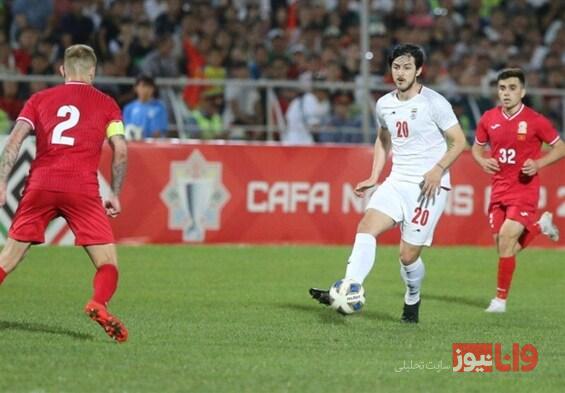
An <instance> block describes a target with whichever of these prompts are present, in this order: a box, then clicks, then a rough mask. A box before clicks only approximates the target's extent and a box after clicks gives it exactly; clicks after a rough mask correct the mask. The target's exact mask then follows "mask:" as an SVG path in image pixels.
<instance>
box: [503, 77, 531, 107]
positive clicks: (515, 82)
mask: <svg viewBox="0 0 565 393" xmlns="http://www.w3.org/2000/svg"><path fill="white" fill-rule="evenodd" d="M525 95H526V90H525V89H524V86H523V85H522V83H520V80H519V79H518V78H515V77H512V78H508V79H502V80H500V81H498V99H499V100H500V103H501V104H502V106H503V107H504V108H505V109H512V108H515V107H516V106H517V105H520V103H521V102H522V98H524V96H525Z"/></svg>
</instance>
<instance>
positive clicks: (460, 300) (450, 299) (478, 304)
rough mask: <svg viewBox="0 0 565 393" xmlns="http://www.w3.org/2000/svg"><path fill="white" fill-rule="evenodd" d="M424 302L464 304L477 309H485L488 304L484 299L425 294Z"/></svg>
mask: <svg viewBox="0 0 565 393" xmlns="http://www.w3.org/2000/svg"><path fill="white" fill-rule="evenodd" d="M422 297H423V299H424V300H423V301H424V302H425V301H426V300H437V301H439V302H445V303H454V304H463V305H465V306H471V307H475V308H480V309H484V308H485V307H486V306H487V305H488V304H487V303H488V302H485V300H484V299H479V298H467V297H462V296H452V295H435V294H433V293H427V292H426V293H424V294H423V295H422Z"/></svg>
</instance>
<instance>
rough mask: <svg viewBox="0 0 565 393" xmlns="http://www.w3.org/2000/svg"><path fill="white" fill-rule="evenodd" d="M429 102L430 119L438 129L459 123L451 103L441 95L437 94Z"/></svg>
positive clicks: (444, 128) (445, 128) (443, 129)
mask: <svg viewBox="0 0 565 393" xmlns="http://www.w3.org/2000/svg"><path fill="white" fill-rule="evenodd" d="M430 104H431V114H432V120H433V121H434V122H435V123H436V124H437V126H438V127H439V129H440V130H442V131H445V130H448V129H450V128H451V127H453V126H455V125H457V124H458V123H459V120H457V116H455V112H453V108H452V107H451V104H450V103H449V101H447V100H446V99H445V98H444V97H443V96H441V95H439V94H438V95H437V96H436V97H434V99H433V100H431V102H430Z"/></svg>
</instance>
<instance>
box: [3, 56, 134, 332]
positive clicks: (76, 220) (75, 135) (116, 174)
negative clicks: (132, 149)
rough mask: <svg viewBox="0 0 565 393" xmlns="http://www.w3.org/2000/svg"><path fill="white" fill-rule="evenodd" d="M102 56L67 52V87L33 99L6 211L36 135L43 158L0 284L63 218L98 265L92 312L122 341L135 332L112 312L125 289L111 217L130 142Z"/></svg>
mask: <svg viewBox="0 0 565 393" xmlns="http://www.w3.org/2000/svg"><path fill="white" fill-rule="evenodd" d="M95 70H96V55H95V53H94V51H93V49H92V48H91V47H89V46H86V45H73V46H70V47H69V48H67V49H66V50H65V57H64V63H63V66H62V67H61V70H60V71H61V74H62V75H63V77H64V78H65V83H64V84H62V85H59V86H56V87H53V88H50V89H46V90H43V91H41V92H38V93H36V94H34V95H33V96H31V98H30V99H29V100H28V101H27V102H26V104H25V106H24V108H23V109H22V111H21V112H20V115H19V117H18V118H17V121H16V124H15V125H14V128H13V130H12V132H11V134H10V136H9V138H8V141H7V143H6V146H5V147H4V151H3V152H2V155H1V156H0V206H2V205H4V203H6V185H7V182H8V176H9V174H10V172H11V170H12V168H13V166H14V163H15V162H16V159H17V157H18V152H19V150H20V147H21V145H22V142H23V140H24V139H25V138H26V137H27V136H28V134H30V133H31V132H32V131H33V132H34V133H35V137H36V147H37V149H36V150H37V152H36V157H35V159H34V160H33V162H32V164H31V168H30V173H29V177H28V179H27V183H26V186H25V190H24V193H23V197H22V200H21V201H20V203H19V206H18V209H17V210H16V213H15V215H14V218H13V221H12V226H11V227H10V230H9V232H8V238H7V240H6V245H5V246H4V248H3V249H2V252H0V283H2V281H3V280H4V278H5V277H6V275H7V274H8V273H10V272H11V271H12V270H13V269H14V268H15V267H16V265H17V264H18V263H19V262H20V261H21V260H22V259H23V257H24V255H25V253H26V251H27V250H28V248H29V247H30V245H32V244H39V243H43V242H44V241H45V239H44V232H45V228H46V227H47V225H48V224H49V222H50V221H51V220H53V219H54V218H56V217H59V216H61V217H63V218H65V220H66V221H67V223H68V224H69V227H70V228H71V230H72V231H73V233H74V234H75V237H76V244H77V245H81V246H83V247H84V249H85V250H86V252H87V254H88V256H89V257H90V259H91V260H92V263H93V264H94V266H95V268H96V274H95V276H94V294H93V296H92V299H91V300H90V301H89V302H88V303H87V305H86V307H85V312H86V313H87V315H88V316H89V317H90V318H91V319H93V320H94V321H96V322H98V323H99V324H100V325H101V326H102V328H103V329H104V331H105V332H106V334H108V335H109V336H110V337H111V338H113V339H114V340H116V341H118V342H123V341H126V340H127V337H128V332H127V329H126V328H125V326H124V325H123V324H122V322H120V320H119V319H118V318H116V317H115V316H113V315H112V314H110V313H109V312H108V310H107V308H106V307H107V303H108V302H109V301H110V299H111V297H112V296H113V294H114V292H115V291H116V288H117V284H118V266H117V255H116V248H115V246H114V237H113V234H112V228H111V227H110V222H109V220H108V217H107V216H110V217H116V216H117V215H118V214H119V213H120V211H121V206H120V200H119V194H120V190H121V188H122V184H123V181H124V177H125V173H126V167H127V145H126V142H125V139H124V126H123V123H122V115H121V112H120V108H119V107H118V105H117V104H116V102H115V101H114V100H113V99H112V98H110V97H108V96H107V95H105V94H103V93H101V92H100V91H98V90H97V89H96V88H94V87H93V86H92V82H93V79H94V74H95ZM106 138H108V140H109V143H110V146H111V148H112V151H113V157H112V191H113V195H112V196H111V197H110V198H109V199H108V200H107V201H104V204H103V203H102V200H101V199H100V194H99V185H98V177H97V171H98V166H99V163H100V155H101V151H102V145H103V143H104V140H105V139H106Z"/></svg>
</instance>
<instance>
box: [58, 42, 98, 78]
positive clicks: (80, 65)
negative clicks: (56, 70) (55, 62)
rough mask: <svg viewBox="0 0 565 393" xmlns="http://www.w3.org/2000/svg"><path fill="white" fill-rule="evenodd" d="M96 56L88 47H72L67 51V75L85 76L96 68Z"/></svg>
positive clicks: (65, 61) (78, 45) (64, 64)
mask: <svg viewBox="0 0 565 393" xmlns="http://www.w3.org/2000/svg"><path fill="white" fill-rule="evenodd" d="M96 62H97V59H96V54H95V53H94V49H92V48H91V47H90V46H88V45H82V44H77V45H71V46H69V47H68V48H67V49H65V60H64V63H63V66H64V67H65V73H66V74H70V75H75V76H78V75H85V74H87V73H88V72H89V71H90V69H91V68H93V67H96Z"/></svg>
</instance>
